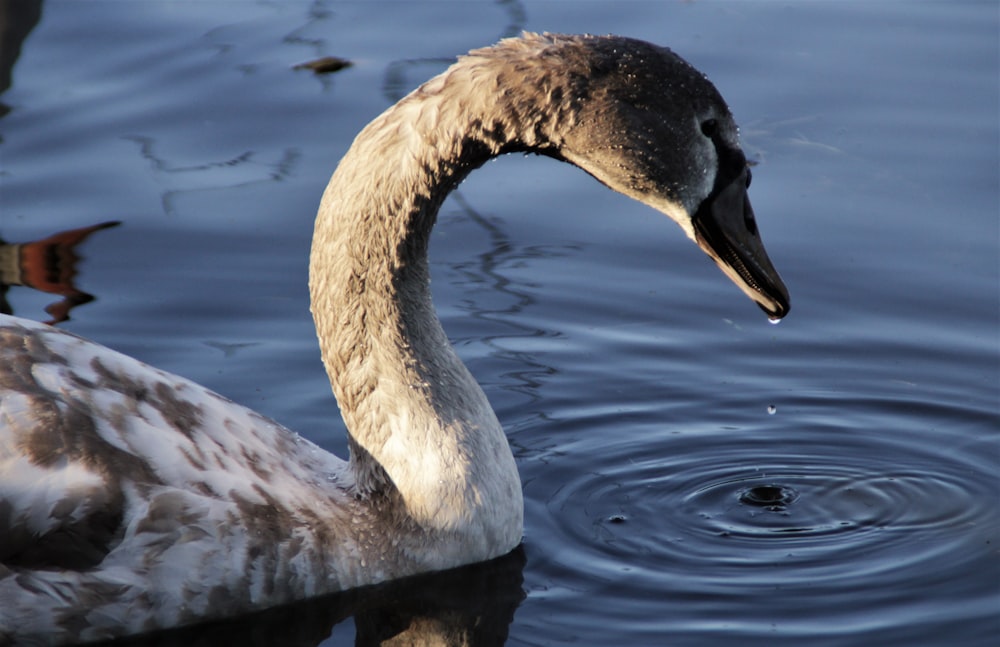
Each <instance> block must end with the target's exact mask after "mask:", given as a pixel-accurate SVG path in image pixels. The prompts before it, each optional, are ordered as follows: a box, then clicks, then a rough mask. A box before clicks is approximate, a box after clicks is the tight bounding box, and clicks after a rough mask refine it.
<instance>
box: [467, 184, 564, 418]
mask: <svg viewBox="0 0 1000 647" xmlns="http://www.w3.org/2000/svg"><path fill="white" fill-rule="evenodd" d="M450 199H452V200H454V201H455V202H456V203H457V204H458V206H459V207H460V208H461V209H462V211H463V212H464V214H465V216H466V217H467V218H468V220H469V222H471V223H473V224H475V225H476V226H477V227H479V228H481V229H482V230H483V231H484V232H485V233H486V235H487V236H488V238H489V249H488V250H487V251H485V252H482V253H481V254H479V255H478V256H476V257H474V258H470V259H469V260H466V261H459V262H457V263H454V264H452V270H454V271H456V272H458V273H460V274H462V275H463V276H464V277H465V281H463V283H469V284H471V285H472V286H474V288H475V290H474V291H472V293H473V294H474V295H477V296H479V297H482V296H483V295H489V296H490V297H491V298H492V297H497V296H504V297H509V298H510V302H509V303H507V304H504V305H502V306H497V305H495V304H487V303H484V302H483V299H482V298H479V299H475V300H472V301H470V300H469V299H466V300H463V302H462V303H461V304H456V305H454V307H456V308H457V309H460V310H465V311H466V312H467V313H468V315H469V317H470V318H473V319H481V320H487V321H490V322H492V323H493V324H494V326H495V325H496V324H502V325H503V326H504V327H505V328H506V329H507V332H504V333H503V334H499V335H482V334H480V333H479V332H477V333H476V342H477V343H480V344H484V345H486V346H488V347H489V348H490V349H491V352H490V356H491V357H493V358H496V359H503V360H506V361H510V362H513V363H514V364H515V365H516V366H518V368H517V369H516V370H514V371H506V372H504V375H503V377H504V384H505V387H504V388H505V389H506V390H508V391H514V392H517V393H520V394H522V395H525V396H527V397H528V398H529V401H530V402H536V401H538V400H540V396H539V395H538V394H537V390H538V387H539V386H541V379H542V378H544V377H545V376H548V375H553V374H554V373H555V372H556V369H555V368H553V367H551V366H548V365H545V364H542V363H541V362H540V361H539V360H538V357H537V355H536V354H533V353H527V352H519V351H514V350H510V349H509V348H505V347H504V346H503V345H502V343H501V342H502V340H505V339H512V338H517V337H521V338H523V337H552V336H554V335H556V334H557V333H555V332H553V331H552V330H545V329H540V328H535V327H532V326H530V325H528V324H525V323H523V318H522V317H518V316H517V315H519V314H520V313H521V311H522V310H524V309H525V308H527V307H529V306H531V305H533V304H534V302H535V298H534V296H533V295H532V294H531V293H530V292H529V291H528V290H527V289H526V286H525V285H520V284H518V282H517V281H516V280H514V279H512V278H510V277H509V276H506V275H505V274H504V273H503V269H504V267H516V266H517V265H520V264H522V263H524V262H525V261H527V260H532V259H539V258H554V257H558V256H561V255H563V254H565V253H566V252H567V251H572V250H576V249H578V246H576V245H572V244H566V245H560V246H558V247H553V246H551V245H526V246H521V247H518V246H516V245H515V244H514V242H512V241H511V239H510V236H509V235H508V234H507V233H506V232H505V231H504V230H503V229H502V227H501V226H500V223H498V221H497V220H495V219H492V220H491V219H489V218H487V217H485V216H483V215H482V214H480V213H479V212H477V211H476V210H475V209H474V208H473V207H472V205H470V204H469V203H468V202H467V201H466V200H465V198H464V196H463V195H462V193H461V192H460V191H455V192H454V193H452V194H451V196H450ZM494 326H491V327H494ZM525 422H533V421H530V420H522V423H525Z"/></svg>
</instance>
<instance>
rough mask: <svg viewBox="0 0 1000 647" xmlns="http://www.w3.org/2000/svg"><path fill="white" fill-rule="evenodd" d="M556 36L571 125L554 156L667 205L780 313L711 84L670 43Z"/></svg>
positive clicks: (778, 294) (745, 170) (742, 171)
mask: <svg viewBox="0 0 1000 647" xmlns="http://www.w3.org/2000/svg"><path fill="white" fill-rule="evenodd" d="M553 38H556V37H553ZM553 42H554V43H558V44H559V45H562V46H564V47H567V48H569V49H574V48H578V50H579V51H577V52H574V53H573V54H572V55H571V56H570V57H571V58H575V59H576V61H577V66H576V75H577V77H576V79H575V80H574V78H573V77H572V76H571V80H570V84H571V86H572V87H573V88H574V92H573V95H574V96H573V98H572V100H571V101H572V104H573V105H572V109H571V111H570V113H571V114H572V125H571V126H570V127H569V128H566V127H563V128H560V134H559V135H556V136H555V137H554V138H553V142H552V143H553V144H554V147H555V149H556V150H555V151H554V152H553V153H552V154H553V155H554V156H557V157H560V158H562V159H565V160H566V161H569V162H571V163H573V164H575V165H577V166H579V167H581V168H582V169H584V170H585V171H587V172H588V173H590V174H591V175H593V176H594V177H595V178H597V179H598V180H599V181H601V182H603V183H604V184H606V185H607V186H609V187H610V188H612V189H614V190H616V191H619V192H621V193H623V194H625V195H628V196H630V197H632V198H635V199H637V200H639V201H640V202H643V203H645V204H648V205H650V206H652V207H654V208H656V209H657V210H659V211H661V212H663V213H665V214H666V215H667V216H669V217H670V218H671V219H673V220H674V221H675V222H677V224H678V225H680V227H681V228H682V229H683V230H684V232H685V233H686V234H687V235H688V237H689V238H691V239H692V240H693V241H694V242H695V243H697V245H698V246H699V247H700V248H701V249H702V250H703V251H704V252H705V253H706V254H708V256H709V257H711V258H712V260H714V261H715V262H716V263H717V264H718V266H719V267H720V268H721V269H722V271H723V272H724V273H725V274H726V276H728V277H729V278H730V279H731V280H732V281H733V282H734V283H735V284H736V285H737V286H738V287H739V288H740V289H741V290H743V292H744V293H746V294H747V296H749V297H750V298H751V299H752V300H753V301H754V302H756V303H757V305H759V306H760V307H761V309H763V310H764V311H765V312H766V313H767V315H768V316H769V317H771V318H772V319H775V320H776V319H780V318H781V317H784V316H785V315H786V314H787V313H788V310H789V298H788V290H787V289H786V288H785V285H784V283H783V282H782V280H781V277H780V276H779V275H778V273H777V271H776V270H775V269H774V266H773V265H772V264H771V261H770V259H769V258H768V256H767V252H766V251H765V249H764V244H763V242H762V241H761V238H760V233H759V231H758V229H757V224H756V221H755V219H754V212H753V208H752V207H751V206H750V199H749V197H748V195H747V189H748V188H749V185H750V168H749V166H748V164H747V160H746V157H745V156H744V154H743V152H742V150H741V149H740V146H739V142H738V130H737V127H736V123H735V121H734V120H733V116H732V113H731V112H730V110H729V107H728V106H727V105H726V102H725V100H724V99H723V98H722V96H721V95H720V94H719V92H718V90H716V88H715V86H714V85H712V83H711V82H710V81H709V80H708V79H707V78H705V76H704V75H703V74H702V73H701V72H699V71H698V70H696V69H695V68H693V67H692V66H691V65H689V64H688V63H687V62H686V61H684V60H683V59H682V58H680V57H679V56H677V55H676V54H674V53H673V52H672V51H671V50H669V49H667V48H663V47H657V46H655V45H652V44H650V43H646V42H643V41H637V40H632V39H627V38H620V37H582V38H581V37H576V41H575V43H571V42H565V41H564V42H561V43H560V42H559V41H558V39H557V38H556V39H555V40H554V41H553ZM571 74H572V73H571Z"/></svg>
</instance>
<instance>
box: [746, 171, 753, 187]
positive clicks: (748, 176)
mask: <svg viewBox="0 0 1000 647" xmlns="http://www.w3.org/2000/svg"><path fill="white" fill-rule="evenodd" d="M752 179H753V174H752V173H751V172H750V167H749V166H748V167H747V188H748V189H749V188H750V180H752Z"/></svg>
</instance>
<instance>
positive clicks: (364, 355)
mask: <svg viewBox="0 0 1000 647" xmlns="http://www.w3.org/2000/svg"><path fill="white" fill-rule="evenodd" d="M522 55H523V54H522ZM504 70H506V71H507V72H508V73H509V72H510V67H509V66H508V65H506V64H501V63H498V62H497V61H496V59H494V58H490V57H476V56H475V53H474V55H473V56H471V57H468V58H465V59H463V61H462V62H461V63H459V64H457V65H455V66H453V67H452V68H451V69H450V70H449V71H447V72H445V73H444V74H442V75H440V76H438V77H436V78H435V79H432V80H431V81H429V82H428V83H426V84H425V85H423V86H422V87H421V88H419V89H418V90H416V91H414V92H413V93H412V94H411V95H409V96H408V97H407V98H405V99H404V100H402V101H401V102H400V103H398V104H396V105H395V106H393V107H392V108H390V109H389V110H387V111H386V112H385V113H383V114H382V116H381V117H379V118H378V119H376V120H375V121H373V122H372V123H371V124H370V125H369V126H368V127H367V128H365V129H364V130H363V131H362V132H361V133H360V134H359V135H358V137H357V138H356V140H355V141H354V144H353V145H352V147H351V149H350V150H349V151H348V152H347V154H346V155H345V156H344V158H343V160H342V161H341V163H340V165H339V167H338V168H337V170H336V172H335V173H334V175H333V178H332V179H331V181H330V183H329V185H328V187H327V189H326V192H325V193H324V196H323V199H322V202H321V204H320V209H319V214H318V216H317V220H316V228H315V233H314V238H313V247H312V253H311V258H310V281H309V284H310V295H311V299H312V312H313V317H314V319H315V323H316V328H317V333H318V335H319V339H320V347H321V351H322V357H323V362H324V364H325V366H326V370H327V373H328V374H329V376H330V381H331V383H332V385H333V390H334V393H335V395H336V397H337V400H338V402H339V404H340V409H341V414H342V415H343V418H344V421H345V423H346V425H347V428H348V431H349V441H350V447H351V467H352V470H353V473H354V475H355V480H356V487H357V490H358V494H359V496H361V497H369V496H379V495H384V494H389V495H393V496H394V495H396V494H398V496H399V497H400V499H401V501H402V503H403V505H404V506H405V510H406V515H407V516H408V517H409V518H410V519H412V520H413V521H415V522H416V523H417V525H418V527H419V528H420V529H421V530H422V531H426V532H435V533H444V534H450V535H454V536H456V537H460V538H459V539H458V544H460V547H459V548H457V550H465V549H469V550H473V551H475V552H476V553H477V555H476V558H480V559H481V558H487V557H493V556H496V555H499V554H503V553H506V552H508V551H509V550H511V549H512V548H513V547H514V546H516V545H517V544H518V543H519V542H520V539H521V532H522V516H523V502H522V496H521V486H520V479H519V477H518V474H517V468H516V465H515V463H514V460H513V456H512V454H511V452H510V448H509V446H508V444H507V439H506V437H505V435H504V433H503V430H502V428H501V426H500V423H499V422H498V421H497V418H496V415H495V414H494V412H493V410H492V408H491V407H490V404H489V402H488V401H487V399H486V396H485V395H484V393H483V391H482V389H481V388H480V387H479V385H478V384H477V383H476V381H475V380H474V379H473V377H472V376H471V375H470V373H469V372H468V370H467V369H466V367H465V366H464V364H463V363H462V362H461V360H460V359H459V358H458V356H457V355H456V353H455V351H454V350H453V348H452V347H451V344H450V343H449V341H448V338H447V336H446V335H445V332H444V330H443V329H442V327H441V323H440V321H439V320H438V318H437V315H436V314H435V311H434V306H433V304H432V302H431V293H430V286H429V272H428V261H427V245H428V239H429V236H430V232H431V228H432V227H433V225H434V222H435V218H436V215H437V212H438V209H439V208H440V206H441V204H442V203H443V202H444V200H445V198H446V196H447V195H448V193H449V192H450V191H451V190H452V189H453V188H454V187H455V186H457V185H458V183H460V182H461V181H462V179H464V178H465V176H466V175H467V174H468V173H469V172H470V171H472V170H473V169H475V168H477V167H479V166H481V165H482V164H483V163H485V162H486V161H487V160H489V159H490V158H492V157H495V156H497V155H500V154H503V153H506V152H511V151H518V150H520V151H535V152H540V153H544V154H553V153H552V151H553V150H554V149H553V144H552V143H551V141H550V139H549V138H548V137H547V133H551V132H553V127H552V121H553V119H558V118H559V117H560V115H562V114H564V111H563V106H562V103H561V102H559V98H560V97H561V92H562V90H561V89H558V88H557V89H556V90H554V91H553V92H550V93H549V94H548V95H547V96H548V97H550V98H552V99H553V100H554V101H556V102H559V104H560V105H558V106H554V105H538V101H537V97H538V96H539V95H537V94H535V93H532V95H531V99H532V100H531V101H530V102H525V101H522V99H524V97H518V96H516V95H514V94H512V92H513V91H514V89H515V88H517V87H523V85H524V83H525V81H524V79H518V81H517V83H514V82H513V79H512V82H511V83H510V84H507V83H506V82H505V80H504V78H502V77H503V71H504ZM545 81H546V82H552V81H551V80H550V79H545ZM483 551H485V552H483ZM440 552H447V551H440ZM463 561H469V560H468V559H464V560H463Z"/></svg>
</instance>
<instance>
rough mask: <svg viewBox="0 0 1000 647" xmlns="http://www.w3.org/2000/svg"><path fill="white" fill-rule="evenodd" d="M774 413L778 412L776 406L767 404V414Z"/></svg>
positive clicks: (771, 414)
mask: <svg viewBox="0 0 1000 647" xmlns="http://www.w3.org/2000/svg"><path fill="white" fill-rule="evenodd" d="M776 413H778V407H776V406H774V405H773V404H769V405H767V415H769V416H773V415H774V414H776Z"/></svg>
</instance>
